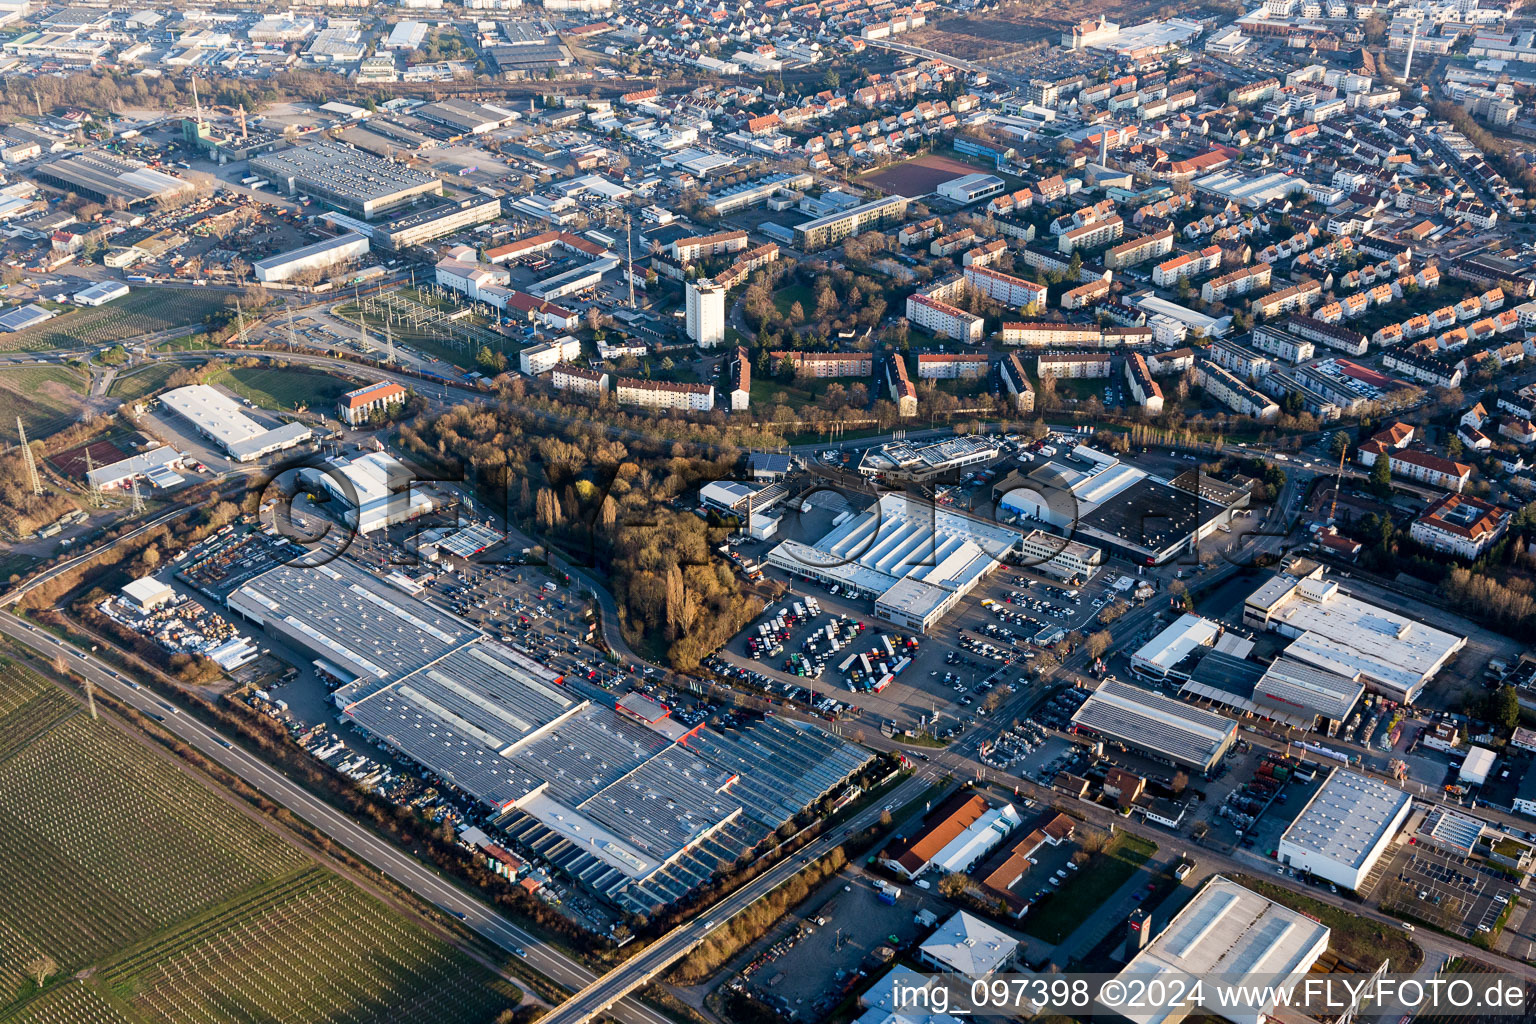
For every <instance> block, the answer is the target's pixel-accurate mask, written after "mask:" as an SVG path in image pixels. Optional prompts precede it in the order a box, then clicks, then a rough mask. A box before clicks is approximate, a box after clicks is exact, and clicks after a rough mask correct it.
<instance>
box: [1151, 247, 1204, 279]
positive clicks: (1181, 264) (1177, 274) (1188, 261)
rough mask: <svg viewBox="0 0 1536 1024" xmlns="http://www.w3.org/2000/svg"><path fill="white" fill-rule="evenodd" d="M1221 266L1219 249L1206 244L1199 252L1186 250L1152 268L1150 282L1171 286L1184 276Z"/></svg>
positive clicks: (1194, 274) (1193, 275) (1188, 276)
mask: <svg viewBox="0 0 1536 1024" xmlns="http://www.w3.org/2000/svg"><path fill="white" fill-rule="evenodd" d="M1220 266H1221V249H1220V248H1219V247H1217V246H1214V245H1212V246H1207V247H1206V248H1204V249H1201V250H1200V251H1199V252H1187V253H1183V254H1182V255H1179V256H1175V257H1174V258H1173V259H1170V260H1165V261H1164V262H1162V263H1159V264H1158V265H1157V266H1155V267H1153V268H1152V283H1153V284H1155V285H1157V286H1158V287H1160V288H1168V287H1172V286H1173V285H1175V284H1178V283H1179V282H1180V281H1182V280H1184V279H1185V278H1190V277H1196V276H1198V275H1200V274H1208V273H1210V272H1211V271H1213V270H1215V269H1217V268H1218V267H1220Z"/></svg>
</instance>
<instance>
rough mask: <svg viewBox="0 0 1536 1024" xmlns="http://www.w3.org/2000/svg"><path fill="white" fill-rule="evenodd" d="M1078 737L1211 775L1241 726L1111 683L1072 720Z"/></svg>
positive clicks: (1098, 691) (1095, 693)
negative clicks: (1086, 736)
mask: <svg viewBox="0 0 1536 1024" xmlns="http://www.w3.org/2000/svg"><path fill="white" fill-rule="evenodd" d="M1072 730H1073V731H1074V732H1080V733H1089V734H1091V735H1095V736H1102V737H1105V738H1106V739H1112V740H1117V741H1118V742H1120V743H1123V744H1125V745H1126V746H1127V747H1131V748H1133V749H1135V750H1138V751H1140V752H1141V753H1143V754H1146V755H1147V756H1148V757H1151V758H1154V759H1155V760H1158V761H1164V762H1167V763H1168V764H1174V765H1178V766H1180V767H1182V768H1193V769H1195V770H1196V771H1199V772H1208V771H1210V770H1211V769H1212V768H1213V767H1215V765H1216V762H1218V761H1220V760H1221V759H1222V757H1223V756H1225V755H1226V753H1227V751H1229V750H1231V749H1232V744H1233V743H1234V742H1236V741H1237V723H1236V722H1234V721H1232V720H1231V719H1229V718H1223V717H1222V716H1221V715H1218V714H1216V713H1215V712H1211V711H1202V710H1201V709H1199V708H1194V707H1190V706H1189V705H1188V704H1185V703H1184V702H1182V701H1178V700H1174V699H1173V698H1172V697H1164V696H1163V695H1162V694H1160V693H1153V692H1152V691H1151V690H1144V689H1142V688H1141V687H1139V686H1135V685H1133V684H1131V683H1122V682H1120V681H1119V680H1117V679H1106V680H1105V681H1104V682H1103V684H1101V685H1100V686H1099V688H1098V689H1097V690H1095V691H1094V692H1093V694H1092V695H1091V696H1089V698H1088V699H1087V700H1086V701H1084V702H1083V706H1082V707H1080V708H1078V709H1077V714H1075V715H1073V716H1072Z"/></svg>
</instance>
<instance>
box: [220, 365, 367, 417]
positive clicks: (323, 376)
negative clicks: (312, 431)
mask: <svg viewBox="0 0 1536 1024" xmlns="http://www.w3.org/2000/svg"><path fill="white" fill-rule="evenodd" d="M212 383H214V384H222V385H223V386H224V387H227V388H229V390H231V391H233V392H234V393H235V394H237V395H239V396H240V397H241V398H246V399H249V400H250V401H252V402H254V403H256V404H257V405H259V406H261V407H262V408H263V409H281V410H283V411H284V412H293V411H295V410H297V409H301V408H303V409H313V410H316V411H320V410H326V411H329V410H330V409H331V408H332V407H333V406H335V404H336V399H338V398H340V397H341V396H342V394H343V393H344V392H347V391H351V390H352V389H353V388H355V387H358V385H357V384H354V383H351V382H350V381H345V380H342V379H341V378H340V377H337V376H336V375H335V374H331V373H326V372H325V371H324V370H315V369H311V368H310V367H307V366H283V367H277V366H249V367H238V366H237V367H234V368H232V369H229V370H225V371H224V372H223V373H221V374H219V375H218V376H217V377H215V378H214V379H213V381H212Z"/></svg>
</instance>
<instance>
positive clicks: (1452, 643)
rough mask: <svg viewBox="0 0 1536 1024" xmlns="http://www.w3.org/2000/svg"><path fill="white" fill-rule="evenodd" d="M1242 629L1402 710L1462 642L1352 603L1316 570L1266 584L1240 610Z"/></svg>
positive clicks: (1403, 618) (1384, 611)
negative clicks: (1259, 632) (1268, 634)
mask: <svg viewBox="0 0 1536 1024" xmlns="http://www.w3.org/2000/svg"><path fill="white" fill-rule="evenodd" d="M1303 568H1304V569H1306V567H1305V566H1303ZM1243 623H1244V625H1247V626H1251V627H1253V628H1255V629H1266V630H1270V631H1273V632H1276V633H1279V634H1281V635H1282V636H1288V637H1293V638H1294V640H1293V641H1292V643H1291V645H1290V646H1289V647H1287V648H1286V649H1285V654H1286V656H1287V657H1289V658H1293V659H1295V660H1297V661H1302V662H1306V663H1307V664H1309V665H1312V666H1315V667H1317V668H1321V669H1326V670H1327V671H1329V672H1333V673H1335V674H1337V675H1341V676H1344V677H1346V678H1349V679H1359V680H1361V681H1362V682H1364V683H1365V685H1366V686H1367V687H1369V688H1370V689H1372V690H1376V691H1378V692H1380V693H1383V694H1385V695H1386V696H1387V697H1389V698H1391V699H1392V700H1396V701H1401V702H1404V703H1409V704H1411V703H1413V701H1414V700H1415V699H1416V698H1417V697H1418V695H1419V693H1420V692H1421V691H1422V690H1423V689H1424V687H1425V685H1426V684H1427V683H1428V682H1429V681H1430V680H1431V679H1433V678H1434V677H1435V674H1436V673H1438V672H1439V671H1440V670H1441V669H1442V668H1444V667H1445V666H1446V665H1447V664H1448V663H1449V662H1450V660H1451V659H1452V658H1453V657H1455V656H1456V654H1457V652H1459V651H1460V650H1461V649H1462V648H1463V647H1464V646H1466V643H1467V638H1466V637H1464V636H1457V635H1455V634H1454V633H1447V632H1446V631H1445V630H1443V629H1436V628H1434V627H1433V626H1427V625H1425V624H1424V623H1422V622H1418V621H1416V620H1414V619H1410V618H1408V617H1407V616H1406V615H1399V614H1398V613H1397V612H1393V611H1388V610H1387V609H1385V608H1382V607H1379V606H1377V605H1373V604H1367V603H1366V602H1364V601H1361V600H1358V599H1357V598H1354V597H1351V596H1350V595H1349V594H1347V593H1345V592H1344V591H1343V590H1342V589H1340V587H1339V585H1338V584H1337V583H1335V582H1334V581H1332V580H1326V579H1324V578H1323V568H1322V566H1320V565H1318V566H1314V567H1312V568H1310V569H1307V571H1305V572H1303V573H1302V574H1299V575H1293V574H1291V573H1284V572H1282V573H1276V574H1275V575H1274V576H1272V577H1271V578H1270V579H1268V580H1266V581H1265V582H1264V584H1263V585H1262V586H1260V587H1259V588H1258V589H1257V590H1255V591H1254V592H1253V593H1252V594H1250V595H1249V596H1248V599H1247V601H1245V602H1244V604H1243Z"/></svg>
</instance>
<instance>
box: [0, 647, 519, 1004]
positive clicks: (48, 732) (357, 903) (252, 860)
mask: <svg viewBox="0 0 1536 1024" xmlns="http://www.w3.org/2000/svg"><path fill="white" fill-rule="evenodd" d="M42 957H46V958H48V959H50V960H51V961H52V963H53V970H52V971H51V972H50V973H49V977H48V978H47V981H46V983H45V986H44V988H43V989H42V991H41V992H39V991H38V989H37V983H36V980H35V978H34V977H32V976H31V975H32V972H31V970H30V969H29V967H30V965H32V964H34V963H35V962H36V961H37V960H38V959H39V958H42ZM82 972H83V974H82ZM77 974H80V975H81V976H82V977H84V978H85V979H86V980H84V981H80V980H76V979H75V978H74V976H75V975H77ZM518 995H519V993H518V992H517V990H516V989H515V987H512V986H510V985H509V984H507V983H504V982H502V981H501V980H499V979H497V978H496V977H495V976H494V975H492V974H491V973H490V972H489V971H488V970H486V969H485V968H483V967H482V966H480V965H479V964H478V963H476V962H475V961H473V960H471V959H469V958H468V957H467V956H466V955H465V954H463V953H461V952H459V951H458V950H456V949H454V948H453V947H451V946H449V945H447V944H446V943H444V942H441V941H439V940H438V939H437V938H435V937H433V936H432V935H430V934H428V933H427V932H426V931H424V930H423V929H421V928H420V927H418V926H417V925H416V924H414V923H412V922H410V921H408V920H407V919H406V918H404V917H402V916H400V915H399V914H397V913H396V912H395V911H393V910H392V909H390V908H388V907H386V906H385V905H384V904H382V903H380V902H379V901H378V900H377V899H375V898H374V897H373V896H371V895H369V894H368V893H365V892H363V891H362V890H360V889H358V888H357V887H356V886H354V885H353V884H352V883H350V882H348V881H346V880H344V879H342V878H340V877H339V876H337V875H335V874H333V873H331V872H330V871H328V870H326V869H324V868H323V867H321V866H319V865H317V864H316V863H315V862H314V861H313V860H311V859H310V858H309V857H308V856H307V855H306V854H305V853H303V852H302V851H300V850H298V849H297V848H295V847H293V846H291V845H290V844H288V843H287V842H285V841H284V840H283V839H282V838H281V837H280V836H278V835H276V834H274V833H273V832H270V831H268V830H267V829H265V828H263V827H262V826H261V825H260V824H258V823H257V822H255V821H253V820H251V819H250V818H248V817H246V816H245V815H244V814H241V813H240V812H238V811H237V810H236V809H235V808H234V807H232V806H230V805H229V804H227V803H225V802H224V801H223V800H222V799H221V798H220V797H219V796H218V795H217V794H215V793H214V792H212V791H211V790H209V789H207V788H205V787H204V786H202V785H201V784H199V783H198V782H197V781H195V780H194V779H193V778H191V777H190V776H188V775H187V774H185V773H184V772H183V771H182V770H180V769H179V768H178V767H177V766H176V765H175V764H173V763H171V762H168V761H166V760H164V759H162V758H161V757H160V756H159V755H157V754H155V753H153V752H151V751H150V750H148V749H146V748H144V747H142V746H140V745H139V744H138V743H136V742H135V741H134V740H132V739H131V738H130V737H129V736H127V735H126V734H124V733H122V732H121V731H119V730H118V729H117V728H115V727H114V726H112V725H110V724H108V723H106V722H100V723H98V722H93V721H92V720H91V719H90V717H89V715H88V714H86V713H85V711H84V709H83V708H82V707H81V706H80V704H79V702H78V701H77V700H76V699H75V698H74V697H73V696H71V695H69V694H67V693H66V692H65V691H63V690H62V689H60V688H58V687H56V686H55V685H53V684H52V683H50V682H48V681H46V680H44V679H42V678H41V677H39V676H38V675H36V674H35V673H33V672H31V671H30V670H28V669H26V668H25V667H23V666H21V665H19V664H17V663H15V662H13V661H9V660H5V659H0V1024H34V1022H36V1024H45V1022H46V1024H52V1022H61V1024H62V1022H71V1024H72V1022H75V1021H79V1022H81V1024H156V1022H167V1024H169V1022H172V1021H175V1022H177V1024H181V1022H200V1024H258V1022H260V1024H267V1022H276V1021H292V1022H293V1024H300V1022H303V1024H310V1022H335V1024H342V1022H346V1024H386V1022H390V1021H395V1020H410V1021H413V1022H415V1021H420V1022H423V1024H437V1022H442V1024H448V1022H449V1021H453V1022H458V1021H464V1022H467V1024H490V1022H491V1021H492V1020H493V1019H494V1017H495V1016H496V1015H497V1014H498V1013H499V1012H500V1011H502V1010H504V1009H507V1008H510V1007H512V1006H515V1005H516V1003H517V1000H518Z"/></svg>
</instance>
